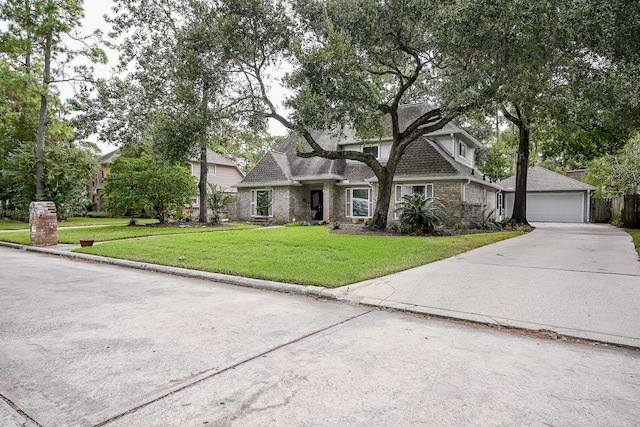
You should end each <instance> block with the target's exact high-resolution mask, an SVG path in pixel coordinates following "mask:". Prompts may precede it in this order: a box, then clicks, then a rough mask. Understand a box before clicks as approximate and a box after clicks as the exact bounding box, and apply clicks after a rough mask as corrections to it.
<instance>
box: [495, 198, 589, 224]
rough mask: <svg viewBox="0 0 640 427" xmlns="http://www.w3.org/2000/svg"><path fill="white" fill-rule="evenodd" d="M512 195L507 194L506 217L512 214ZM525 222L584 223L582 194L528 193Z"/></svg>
mask: <svg viewBox="0 0 640 427" xmlns="http://www.w3.org/2000/svg"><path fill="white" fill-rule="evenodd" d="M513 199H514V195H513V194H507V197H506V206H505V207H506V211H507V217H510V216H511V212H513ZM527 220H529V221H540V222H585V220H586V218H585V216H584V193H544V194H536V193H529V194H528V195H527Z"/></svg>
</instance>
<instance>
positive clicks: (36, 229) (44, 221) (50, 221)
mask: <svg viewBox="0 0 640 427" xmlns="http://www.w3.org/2000/svg"><path fill="white" fill-rule="evenodd" d="M29 226H30V229H31V246H55V245H57V244H58V217H57V212H56V205H55V203H53V202H32V203H31V205H30V206H29Z"/></svg>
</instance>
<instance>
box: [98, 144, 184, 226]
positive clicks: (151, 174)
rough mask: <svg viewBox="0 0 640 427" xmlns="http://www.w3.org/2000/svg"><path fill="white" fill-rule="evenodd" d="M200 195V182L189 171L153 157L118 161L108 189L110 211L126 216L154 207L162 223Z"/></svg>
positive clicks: (106, 191)
mask: <svg viewBox="0 0 640 427" xmlns="http://www.w3.org/2000/svg"><path fill="white" fill-rule="evenodd" d="M196 194H197V186H196V182H195V181H194V179H193V176H191V173H190V172H189V170H188V169H187V168H186V167H184V166H181V165H175V164H173V165H172V164H167V163H164V162H160V161H156V160H154V159H153V158H152V157H151V156H150V155H149V154H143V155H142V156H141V157H139V158H135V157H125V156H122V155H121V156H120V157H118V158H117V159H116V160H114V161H113V163H112V164H111V168H110V173H109V175H108V176H107V178H106V184H105V188H104V195H105V198H106V203H105V207H106V208H107V210H109V211H111V212H113V213H115V214H126V213H128V212H131V213H133V212H140V211H142V210H143V209H144V208H145V207H150V208H152V209H153V210H154V211H155V213H156V214H157V216H158V219H159V220H160V222H161V223H164V222H165V221H166V220H167V215H168V213H169V211H170V210H171V209H179V208H182V207H184V206H185V205H187V204H188V203H189V202H190V201H191V198H192V197H194V196H195V195H196Z"/></svg>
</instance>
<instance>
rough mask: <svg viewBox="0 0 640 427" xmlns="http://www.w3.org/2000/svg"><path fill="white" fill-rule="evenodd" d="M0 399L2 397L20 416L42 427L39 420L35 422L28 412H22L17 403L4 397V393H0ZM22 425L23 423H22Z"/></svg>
mask: <svg viewBox="0 0 640 427" xmlns="http://www.w3.org/2000/svg"><path fill="white" fill-rule="evenodd" d="M0 399H2V400H3V401H4V402H5V403H6V404H7V405H9V406H10V407H11V409H13V410H14V411H16V412H17V413H18V414H19V415H20V416H21V417H23V418H26V420H27V421H28V422H31V423H33V424H34V425H36V426H37V427H42V424H40V423H39V422H37V421H36V420H34V419H33V418H32V417H31V416H29V414H27V413H26V412H24V411H23V410H22V409H21V408H20V407H19V406H18V405H16V404H15V403H13V402H12V401H11V400H9V398H8V397H6V396H5V395H3V394H2V393H0ZM23 425H24V424H23Z"/></svg>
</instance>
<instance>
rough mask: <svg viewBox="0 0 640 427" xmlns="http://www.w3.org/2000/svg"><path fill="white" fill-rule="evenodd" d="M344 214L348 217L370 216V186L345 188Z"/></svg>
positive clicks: (371, 195) (371, 204)
mask: <svg viewBox="0 0 640 427" xmlns="http://www.w3.org/2000/svg"><path fill="white" fill-rule="evenodd" d="M346 197H347V203H346V212H347V214H346V216H347V217H350V218H371V216H372V212H373V191H372V190H371V188H347V196H346Z"/></svg>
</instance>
